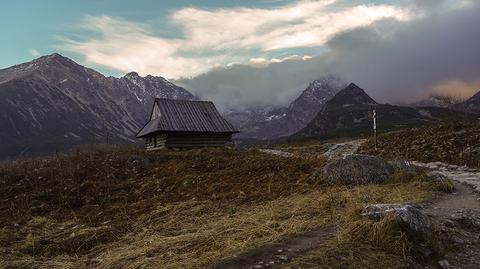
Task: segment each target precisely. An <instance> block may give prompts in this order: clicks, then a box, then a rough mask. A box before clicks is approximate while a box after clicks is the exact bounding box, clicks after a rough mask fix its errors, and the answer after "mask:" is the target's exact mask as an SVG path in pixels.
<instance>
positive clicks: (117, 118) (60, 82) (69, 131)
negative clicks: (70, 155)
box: [0, 54, 197, 157]
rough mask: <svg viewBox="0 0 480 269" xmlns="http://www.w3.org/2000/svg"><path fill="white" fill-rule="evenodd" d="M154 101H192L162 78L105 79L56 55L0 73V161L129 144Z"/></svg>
mask: <svg viewBox="0 0 480 269" xmlns="http://www.w3.org/2000/svg"><path fill="white" fill-rule="evenodd" d="M154 97H164V98H173V99H197V98H196V97H195V96H194V95H193V94H191V93H190V92H188V91H187V90H185V89H183V88H181V87H179V86H176V85H174V84H172V83H170V82H168V81H167V80H165V79H164V78H162V77H154V76H147V77H140V76H139V75H138V74H137V73H133V72H132V73H129V74H127V75H125V76H124V77H121V78H115V77H105V76H103V75H102V74H100V73H99V72H97V71H95V70H93V69H89V68H86V67H83V66H81V65H79V64H77V63H75V62H74V61H72V60H70V59H68V58H66V57H63V56H61V55H59V54H52V55H49V56H44V57H40V58H38V59H36V60H34V61H31V62H28V63H24V64H20V65H15V66H12V67H10V68H6V69H2V70H0V115H1V116H0V126H1V128H0V141H1V142H0V157H5V156H22V155H30V154H36V153H49V152H53V151H60V150H64V149H67V148H70V147H72V146H73V145H79V144H85V143H107V142H108V143H110V142H112V143H135V142H137V140H136V139H134V135H135V134H136V132H137V131H138V130H139V128H140V127H141V126H143V124H144V123H145V121H146V120H147V115H148V114H149V112H150V109H151V105H152V103H153V99H154Z"/></svg>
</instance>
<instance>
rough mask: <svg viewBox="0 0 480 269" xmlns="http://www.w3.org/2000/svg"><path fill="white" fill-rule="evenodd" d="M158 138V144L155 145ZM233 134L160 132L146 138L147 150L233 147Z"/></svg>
mask: <svg viewBox="0 0 480 269" xmlns="http://www.w3.org/2000/svg"><path fill="white" fill-rule="evenodd" d="M155 139H156V145H155ZM231 146H233V142H232V138H231V134H219V133H211V134H209V133H201V134H195V133H169V134H166V133H160V134H153V135H151V136H148V137H146V138H145V149H146V150H157V149H164V148H200V147H231Z"/></svg>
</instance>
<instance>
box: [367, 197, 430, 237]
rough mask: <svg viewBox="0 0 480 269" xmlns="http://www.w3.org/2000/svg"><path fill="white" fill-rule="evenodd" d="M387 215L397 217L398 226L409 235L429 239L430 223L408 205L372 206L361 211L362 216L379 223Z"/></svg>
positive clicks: (420, 212) (428, 219) (424, 216)
mask: <svg viewBox="0 0 480 269" xmlns="http://www.w3.org/2000/svg"><path fill="white" fill-rule="evenodd" d="M387 214H393V215H394V216H396V217H397V219H398V221H399V223H400V225H401V226H402V227H403V228H404V229H405V230H406V231H407V232H408V233H409V234H411V235H413V236H420V237H422V238H424V239H426V238H429V237H431V235H432V232H433V226H432V222H431V221H430V218H428V217H427V215H425V214H424V213H423V212H422V211H420V210H419V209H418V208H416V207H414V206H412V205H409V204H374V205H368V206H366V207H365V208H363V210H362V216H365V217H368V218H369V219H372V220H376V221H379V220H381V219H383V218H384V217H385V216H386V215H387Z"/></svg>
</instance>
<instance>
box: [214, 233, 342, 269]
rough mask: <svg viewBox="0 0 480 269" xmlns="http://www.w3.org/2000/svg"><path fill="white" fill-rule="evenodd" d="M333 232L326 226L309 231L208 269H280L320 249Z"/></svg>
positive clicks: (333, 234) (331, 236)
mask: <svg viewBox="0 0 480 269" xmlns="http://www.w3.org/2000/svg"><path fill="white" fill-rule="evenodd" d="M335 230H336V229H335V227H334V226H327V227H322V228H319V229H317V230H313V231H309V232H306V233H303V234H301V235H298V236H293V237H290V238H287V239H285V240H282V241H280V242H277V243H273V244H269V245H265V246H262V247H259V248H256V249H253V250H251V251H249V252H246V253H243V254H241V255H239V256H237V257H235V258H232V259H227V260H225V261H223V262H221V263H218V264H216V265H214V266H212V267H210V269H225V268H228V269H247V268H248V269H251V268H255V269H256V268H281V267H282V265H284V264H286V263H288V262H289V261H290V260H291V259H292V258H295V257H297V256H299V255H302V254H304V253H306V252H307V251H310V250H313V249H317V248H319V247H321V246H322V245H323V244H324V243H325V242H326V241H327V240H329V239H331V238H333V237H334V236H335V234H336V232H335Z"/></svg>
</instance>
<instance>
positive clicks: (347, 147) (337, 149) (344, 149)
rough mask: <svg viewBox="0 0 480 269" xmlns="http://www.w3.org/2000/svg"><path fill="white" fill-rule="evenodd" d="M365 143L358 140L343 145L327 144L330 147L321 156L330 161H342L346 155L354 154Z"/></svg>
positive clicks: (362, 140) (363, 140)
mask: <svg viewBox="0 0 480 269" xmlns="http://www.w3.org/2000/svg"><path fill="white" fill-rule="evenodd" d="M365 141H366V140H365V139H358V140H352V141H348V142H344V143H337V144H327V145H329V146H330V147H329V149H328V150H327V151H326V152H325V153H323V155H324V156H325V157H327V158H328V159H330V160H333V159H342V158H345V156H347V155H351V154H353V153H355V152H356V151H357V150H358V148H360V146H361V145H362V144H363V143H365Z"/></svg>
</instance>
